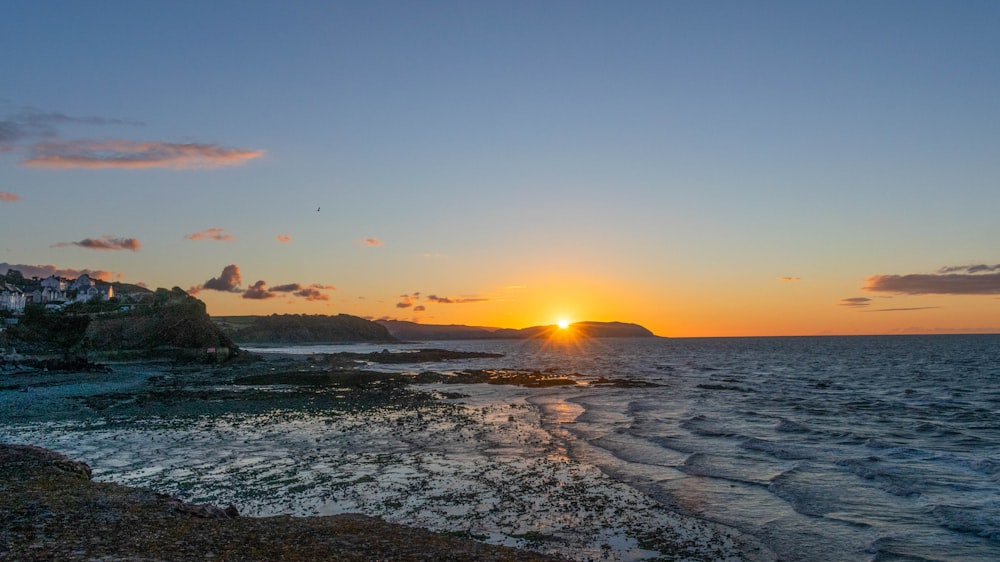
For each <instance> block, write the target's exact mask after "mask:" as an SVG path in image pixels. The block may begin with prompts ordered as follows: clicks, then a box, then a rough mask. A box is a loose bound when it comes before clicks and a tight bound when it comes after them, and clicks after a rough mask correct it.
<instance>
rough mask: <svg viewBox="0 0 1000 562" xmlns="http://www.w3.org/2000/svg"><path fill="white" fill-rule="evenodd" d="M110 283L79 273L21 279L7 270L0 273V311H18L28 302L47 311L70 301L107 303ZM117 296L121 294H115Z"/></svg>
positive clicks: (112, 294) (113, 296)
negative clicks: (66, 275)
mask: <svg viewBox="0 0 1000 562" xmlns="http://www.w3.org/2000/svg"><path fill="white" fill-rule="evenodd" d="M115 296H116V295H115V289H114V287H113V286H112V285H111V284H110V283H106V282H104V281H101V280H99V279H93V278H91V277H90V276H89V275H87V274H83V275H81V276H79V277H77V278H76V279H68V278H66V277H59V276H57V275H51V276H49V277H46V278H45V279H39V278H38V277H33V278H31V279H24V278H23V277H22V276H21V274H20V272H19V271H17V270H15V269H11V270H9V271H8V272H7V274H6V275H5V276H0V311H8V312H10V313H13V314H22V313H24V309H25V307H26V306H28V305H32V304H37V305H41V306H44V307H45V308H46V309H49V310H61V309H62V308H64V307H66V306H68V305H70V304H73V303H78V302H79V303H87V302H95V301H96V302H107V301H109V300H111V299H113V298H115ZM118 296H119V298H120V297H122V296H124V295H118Z"/></svg>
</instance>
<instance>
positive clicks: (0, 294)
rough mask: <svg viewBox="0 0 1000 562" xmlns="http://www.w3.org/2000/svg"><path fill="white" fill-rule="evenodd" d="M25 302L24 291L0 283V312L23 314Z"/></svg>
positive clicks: (26, 300)
mask: <svg viewBox="0 0 1000 562" xmlns="http://www.w3.org/2000/svg"><path fill="white" fill-rule="evenodd" d="M27 302H28V297H26V296H25V294H24V291H22V290H21V289H18V288H17V287H14V286H13V285H8V284H7V283H4V282H2V281H0V310H10V311H13V312H24V305H25V304H26V303H27Z"/></svg>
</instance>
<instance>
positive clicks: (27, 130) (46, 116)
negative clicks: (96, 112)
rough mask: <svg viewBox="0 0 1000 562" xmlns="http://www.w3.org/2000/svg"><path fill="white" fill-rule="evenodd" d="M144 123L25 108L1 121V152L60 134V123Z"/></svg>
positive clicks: (131, 124)
mask: <svg viewBox="0 0 1000 562" xmlns="http://www.w3.org/2000/svg"><path fill="white" fill-rule="evenodd" d="M73 124H80V125H96V126H101V125H130V126H134V125H142V123H140V122H137V121H130V120H127V119H109V118H107V117H74V116H71V115H66V114H64V113H58V112H43V111H39V110H38V109H35V108H24V109H22V110H21V112H20V113H18V114H17V115H13V116H10V117H7V118H6V119H5V120H3V121H0V153H2V152H10V151H13V150H15V149H17V148H19V147H20V146H21V143H22V142H33V141H37V140H40V139H48V138H53V137H57V136H58V135H59V130H58V126H60V125H73Z"/></svg>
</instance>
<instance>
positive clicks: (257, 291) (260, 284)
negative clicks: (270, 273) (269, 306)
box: [243, 281, 275, 299]
mask: <svg viewBox="0 0 1000 562" xmlns="http://www.w3.org/2000/svg"><path fill="white" fill-rule="evenodd" d="M274 296H275V294H274V293H272V292H271V291H268V290H267V283H266V282H264V281H257V282H256V283H254V284H253V285H250V287H249V288H248V289H247V290H246V291H243V298H245V299H269V298H272V297H274Z"/></svg>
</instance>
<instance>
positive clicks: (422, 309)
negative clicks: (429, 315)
mask: <svg viewBox="0 0 1000 562" xmlns="http://www.w3.org/2000/svg"><path fill="white" fill-rule="evenodd" d="M425 310H427V307H425V306H424V305H422V304H421V305H418V306H415V307H413V312H423V311H425Z"/></svg>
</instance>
